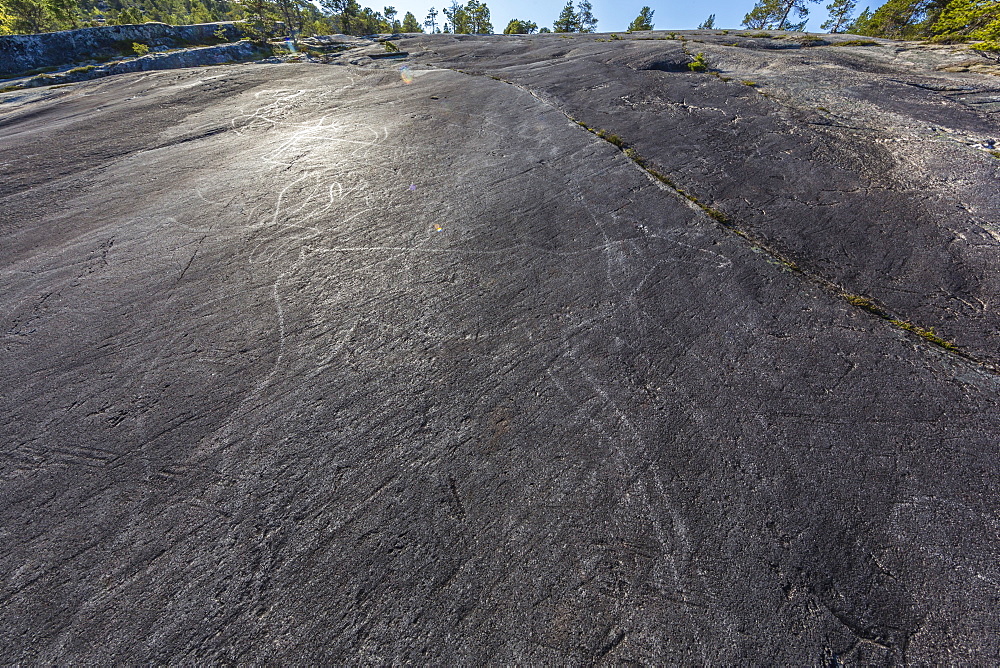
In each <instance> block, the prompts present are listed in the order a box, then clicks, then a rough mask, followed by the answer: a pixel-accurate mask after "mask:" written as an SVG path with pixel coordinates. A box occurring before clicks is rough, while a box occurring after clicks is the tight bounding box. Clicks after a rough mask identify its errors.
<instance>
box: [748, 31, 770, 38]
mask: <svg viewBox="0 0 1000 668" xmlns="http://www.w3.org/2000/svg"><path fill="white" fill-rule="evenodd" d="M747 37H754V38H756V39H774V35H772V34H771V33H769V32H752V33H750V34H749V35H747Z"/></svg>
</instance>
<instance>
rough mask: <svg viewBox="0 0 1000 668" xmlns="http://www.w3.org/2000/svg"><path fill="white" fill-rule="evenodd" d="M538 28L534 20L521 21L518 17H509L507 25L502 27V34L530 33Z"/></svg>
mask: <svg viewBox="0 0 1000 668" xmlns="http://www.w3.org/2000/svg"><path fill="white" fill-rule="evenodd" d="M536 30H538V24H537V23H535V22H534V21H521V20H519V19H511V20H510V23H508V24H507V27H506V28H504V30H503V34H505V35H530V34H532V33H534V32H535V31H536Z"/></svg>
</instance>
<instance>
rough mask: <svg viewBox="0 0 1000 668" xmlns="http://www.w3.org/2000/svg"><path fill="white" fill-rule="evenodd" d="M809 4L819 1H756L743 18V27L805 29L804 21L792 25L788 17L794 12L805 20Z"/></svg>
mask: <svg viewBox="0 0 1000 668" xmlns="http://www.w3.org/2000/svg"><path fill="white" fill-rule="evenodd" d="M810 2H819V0H758V1H757V4H756V5H754V8H753V9H751V10H750V12H749V13H748V14H747V15H746V16H744V17H743V25H745V26H746V27H747V28H753V29H761V28H763V29H770V30H801V29H803V28H805V24H806V21H805V20H803V21H802V22H801V23H794V24H793V23H791V22H790V21H789V17H790V16H791V15H792V13H793V12H794V13H795V14H796V15H797V16H798V18H800V19H806V17H807V16H809V8H808V7H807V6H806V5H807V3H810Z"/></svg>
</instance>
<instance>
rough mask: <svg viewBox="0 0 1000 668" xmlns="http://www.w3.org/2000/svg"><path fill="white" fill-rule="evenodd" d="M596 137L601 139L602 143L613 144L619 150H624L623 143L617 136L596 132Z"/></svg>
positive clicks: (605, 132) (604, 131) (601, 131)
mask: <svg viewBox="0 0 1000 668" xmlns="http://www.w3.org/2000/svg"><path fill="white" fill-rule="evenodd" d="M597 136H598V137H600V138H601V139H603V140H604V141H606V142H608V143H609V144H614V145H615V146H617V147H618V148H620V149H624V148H625V141H624V140H623V139H622V138H621V137H619V136H618V135H616V134H612V133H610V132H608V131H607V130H598V131H597Z"/></svg>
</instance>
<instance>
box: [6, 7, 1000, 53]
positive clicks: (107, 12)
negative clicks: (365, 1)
mask: <svg viewBox="0 0 1000 668" xmlns="http://www.w3.org/2000/svg"><path fill="white" fill-rule="evenodd" d="M820 1H821V0H758V1H757V4H756V5H754V7H753V8H752V9H751V10H750V12H748V13H747V14H746V16H745V17H744V19H743V25H744V26H745V27H747V28H751V29H763V30H804V29H805V26H806V22H807V21H808V16H809V9H810V5H812V4H815V3H818V2H820ZM857 4H858V3H857V0H833V1H832V2H831V4H828V5H827V6H826V8H827V11H828V12H829V18H828V20H827V21H826V22H825V23H823V24H822V26H821V29H822V30H829V31H830V32H834V33H842V32H851V33H856V34H860V35H868V36H872V37H887V38H892V39H931V40H933V41H937V42H961V41H971V40H976V41H979V42H981V43H980V44H978V45H977V47H976V48H977V49H979V50H981V51H991V50H992V51H995V52H1000V1H998V0H888V2H886V3H885V4H883V5H881V6H879V7H877V8H876V9H874V10H872V9H871V7H866V8H865V9H864V10H863V11H861V12H860V14H858V13H857ZM145 21H161V22H163V23H171V24H174V25H181V24H190V23H209V22H212V21H245V22H246V25H247V28H248V31H249V32H251V33H254V32H256V33H257V36H258V37H260V36H263V35H266V33H267V32H268V30H269V29H270V27H271V26H273V25H275V24H276V22H281V23H282V24H283V25H284V26H285V28H286V31H287V32H289V33H292V34H301V35H312V34H332V33H344V34H348V35H370V34H375V33H394V32H408V33H416V32H424V31H425V30H426V31H427V32H431V33H455V34H467V35H475V34H479V35H488V34H492V33H493V30H494V28H493V23H492V22H491V17H490V9H489V7H488V6H487V4H486V2H483V1H482V0H468V2H466V3H465V4H462V3H460V2H458V1H457V0H451V5H450V6H448V7H444V8H442V9H441V10H440V11H439V10H437V9H435V8H433V7H432V8H431V9H430V11H429V12H428V13H427V16H426V17H425V18H424V19H423V21H420V20H418V19H417V17H415V16H414V15H413V14H412V13H411V12H406V13H405V14H404V15H403V16H402V17H401V18H400V17H399V12H397V10H396V8H395V7H392V6H386V7H383V8H382V10H381V11H377V10H374V9H372V8H370V7H363V6H361V4H359V3H358V2H357V0H320V4H319V6H317V5H316V4H314V3H312V2H310V1H309V0H0V34H16V33H37V32H46V31H52V30H65V29H71V28H80V27H87V26H95V25H105V24H130V23H143V22H145ZM698 27H699V28H702V29H712V28H714V27H715V15H714V14H712V15H711V16H710V17H709V18H708V19H707V20H706V21H705V22H704V23H702V24H701V25H699V26H698ZM596 29H597V19H596V18H595V17H594V14H593V7H592V5H591V2H590V0H578V2H577V3H576V4H575V5H574V2H573V0H567V2H566V5H565V6H564V7H563V8H562V10H561V11H560V13H559V15H558V16H557V17H556V18H555V20H554V21H553V23H552V28H551V29H549V28H547V27H541V28H539V26H538V24H536V23H535V22H534V21H529V20H524V19H511V20H510V22H509V23H508V24H507V27H506V28H505V29H504V30H503V32H504V34H508V35H512V34H532V33H536V32H538V33H546V32H557V33H574V32H576V33H591V32H595V31H596ZM652 29H653V11H652V10H651V9H650V8H649V7H643V8H642V9H641V10H640V12H639V15H638V16H637V17H636V18H635V20H633V21H632V23H631V24H630V25H629V27H628V30H630V31H632V30H652Z"/></svg>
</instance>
